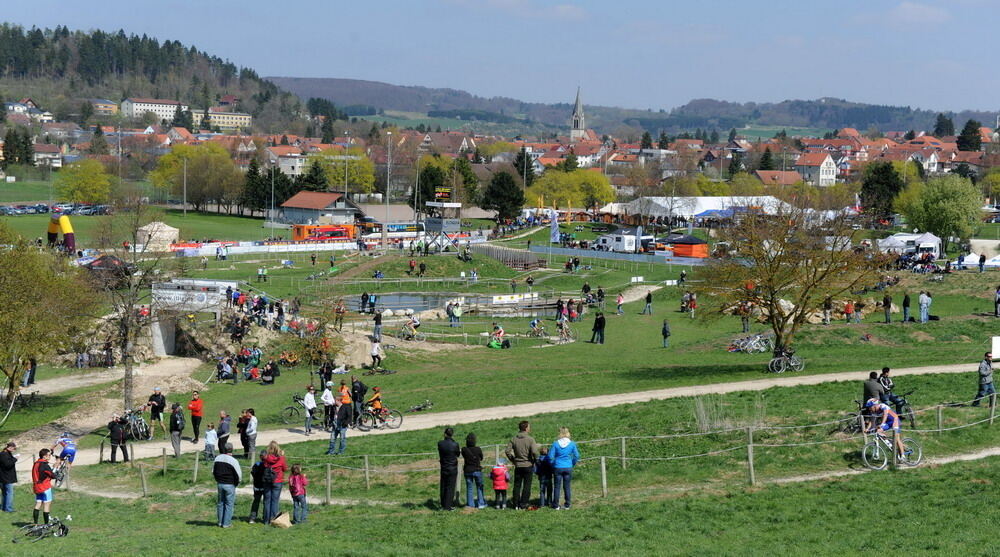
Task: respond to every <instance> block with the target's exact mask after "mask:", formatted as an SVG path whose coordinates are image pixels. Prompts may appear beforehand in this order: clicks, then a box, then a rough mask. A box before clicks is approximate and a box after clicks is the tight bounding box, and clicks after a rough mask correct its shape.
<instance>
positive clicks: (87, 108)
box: [80, 101, 94, 126]
mask: <svg viewBox="0 0 1000 557" xmlns="http://www.w3.org/2000/svg"><path fill="white" fill-rule="evenodd" d="M93 117H94V105H92V104H90V101H83V102H82V103H80V125H83V126H85V125H87V121H88V120H90V119H91V118H93Z"/></svg>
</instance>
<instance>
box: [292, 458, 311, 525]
mask: <svg viewBox="0 0 1000 557" xmlns="http://www.w3.org/2000/svg"><path fill="white" fill-rule="evenodd" d="M307 485H309V478H306V475H305V474H303V473H302V467H301V466H299V465H298V464H295V465H293V466H292V475H291V477H289V478H288V491H289V493H291V494H292V520H293V521H294V522H295V524H302V523H304V522H305V521H306V517H308V516H309V504H308V503H306V486H307Z"/></svg>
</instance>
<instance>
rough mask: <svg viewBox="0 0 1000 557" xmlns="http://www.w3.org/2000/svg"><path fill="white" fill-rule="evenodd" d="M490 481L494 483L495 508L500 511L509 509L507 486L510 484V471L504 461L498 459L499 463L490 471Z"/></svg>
mask: <svg viewBox="0 0 1000 557" xmlns="http://www.w3.org/2000/svg"><path fill="white" fill-rule="evenodd" d="M490 480H492V481H493V495H494V499H495V502H494V507H495V508H498V509H506V508H507V486H508V485H509V484H510V471H508V470H507V464H506V462H505V461H504V459H502V458H500V459H497V463H496V464H495V465H494V466H493V469H492V470H490Z"/></svg>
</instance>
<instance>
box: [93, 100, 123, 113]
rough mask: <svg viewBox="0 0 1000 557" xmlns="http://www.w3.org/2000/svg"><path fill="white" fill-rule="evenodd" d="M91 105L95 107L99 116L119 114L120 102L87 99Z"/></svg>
mask: <svg viewBox="0 0 1000 557" xmlns="http://www.w3.org/2000/svg"><path fill="white" fill-rule="evenodd" d="M87 101H88V102H89V103H90V106H92V107H94V114H96V115H98V116H111V115H112V114H118V103H116V102H114V101H109V100H108V99H87Z"/></svg>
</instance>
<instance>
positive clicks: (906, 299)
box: [903, 292, 910, 323]
mask: <svg viewBox="0 0 1000 557" xmlns="http://www.w3.org/2000/svg"><path fill="white" fill-rule="evenodd" d="M909 321H910V293H909V292H904V293H903V323H908V322H909Z"/></svg>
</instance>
